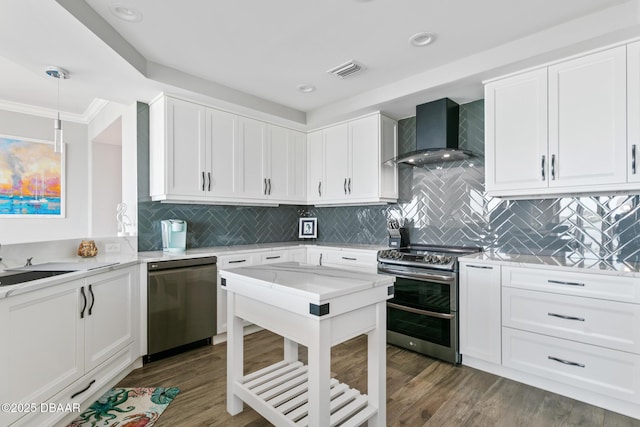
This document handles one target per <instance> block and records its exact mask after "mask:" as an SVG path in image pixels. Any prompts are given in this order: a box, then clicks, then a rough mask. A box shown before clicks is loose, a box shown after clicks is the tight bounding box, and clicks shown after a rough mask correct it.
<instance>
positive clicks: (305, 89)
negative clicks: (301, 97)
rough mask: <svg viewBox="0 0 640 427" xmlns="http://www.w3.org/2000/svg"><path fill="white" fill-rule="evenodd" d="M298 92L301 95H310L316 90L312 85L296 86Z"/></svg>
mask: <svg viewBox="0 0 640 427" xmlns="http://www.w3.org/2000/svg"><path fill="white" fill-rule="evenodd" d="M298 90H299V91H300V92H302V93H311V92H313V91H315V90H316V87H315V86H314V85H298Z"/></svg>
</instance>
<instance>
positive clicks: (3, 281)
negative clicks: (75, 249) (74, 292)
mask: <svg viewBox="0 0 640 427" xmlns="http://www.w3.org/2000/svg"><path fill="white" fill-rule="evenodd" d="M73 271H74V270H69V271H65V270H61V271H60V270H56V271H21V272H14V271H6V272H4V273H0V286H9V285H16V284H18V283H24V282H30V281H32V280H38V279H44V278H46V277H53V276H57V275H59V274H66V273H73Z"/></svg>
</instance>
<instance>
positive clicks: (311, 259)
mask: <svg viewBox="0 0 640 427" xmlns="http://www.w3.org/2000/svg"><path fill="white" fill-rule="evenodd" d="M306 262H307V264H311V265H322V249H320V248H314V247H312V246H310V247H308V248H307V260H306Z"/></svg>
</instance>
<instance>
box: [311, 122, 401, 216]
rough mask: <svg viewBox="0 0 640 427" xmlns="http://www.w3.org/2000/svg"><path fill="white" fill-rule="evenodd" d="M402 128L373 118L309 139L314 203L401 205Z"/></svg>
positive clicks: (312, 136)
mask: <svg viewBox="0 0 640 427" xmlns="http://www.w3.org/2000/svg"><path fill="white" fill-rule="evenodd" d="M397 146H398V145H397V122H396V121H394V120H392V119H389V118H388V117H385V116H383V115H381V114H373V115H369V116H365V117H362V118H359V119H355V120H351V121H349V122H346V123H341V124H338V125H335V126H330V127H327V128H324V129H321V130H318V131H315V132H312V133H310V134H309V139H308V153H309V156H308V182H309V185H308V196H309V198H308V201H309V202H310V203H313V204H316V205H323V204H324V205H340V204H348V205H358V204H373V203H391V202H395V201H397V200H398V174H397V168H396V166H395V165H387V164H385V161H386V160H389V159H391V158H393V157H396V155H397Z"/></svg>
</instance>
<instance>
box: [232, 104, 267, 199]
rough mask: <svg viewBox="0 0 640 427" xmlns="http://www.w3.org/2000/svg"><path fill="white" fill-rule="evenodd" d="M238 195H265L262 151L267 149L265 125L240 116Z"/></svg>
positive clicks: (256, 196) (265, 185)
mask: <svg viewBox="0 0 640 427" xmlns="http://www.w3.org/2000/svg"><path fill="white" fill-rule="evenodd" d="M239 124H240V154H239V156H238V160H239V162H240V167H239V170H238V172H239V173H240V196H242V197H245V198H252V199H259V198H262V197H263V196H266V195H267V177H266V175H267V173H266V170H265V167H264V162H263V160H262V159H263V156H264V154H263V152H264V151H265V150H266V149H267V125H266V123H264V122H260V121H258V120H253V119H248V118H246V117H240V121H239Z"/></svg>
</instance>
